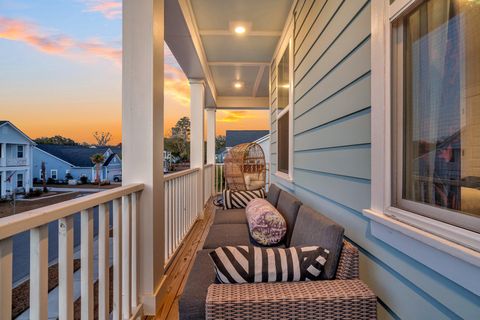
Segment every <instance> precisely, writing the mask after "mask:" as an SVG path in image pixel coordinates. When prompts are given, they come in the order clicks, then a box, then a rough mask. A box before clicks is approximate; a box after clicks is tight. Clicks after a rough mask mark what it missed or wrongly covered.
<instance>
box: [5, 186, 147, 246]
mask: <svg viewBox="0 0 480 320" xmlns="http://www.w3.org/2000/svg"><path fill="white" fill-rule="evenodd" d="M143 188H144V185H143V183H138V184H129V185H126V186H122V187H119V188H115V189H111V190H106V191H102V192H98V193H95V194H92V195H88V196H85V197H81V198H77V199H72V200H68V201H64V202H60V203H56V204H52V205H50V206H46V207H42V208H38V209H34V210H30V211H26V212H22V213H19V214H16V215H13V216H9V217H5V218H2V219H0V240H3V239H5V238H8V237H11V236H13V235H16V234H18V233H20V232H23V231H27V230H30V229H33V228H36V227H38V226H41V225H44V224H47V223H50V222H52V221H56V220H58V219H60V218H64V217H67V216H69V215H72V214H75V213H77V212H79V211H81V210H86V209H90V208H93V207H95V206H98V205H100V204H102V203H106V202H109V201H112V200H114V199H117V198H120V197H122V196H125V195H128V194H131V193H133V192H138V191H142V190H143Z"/></svg>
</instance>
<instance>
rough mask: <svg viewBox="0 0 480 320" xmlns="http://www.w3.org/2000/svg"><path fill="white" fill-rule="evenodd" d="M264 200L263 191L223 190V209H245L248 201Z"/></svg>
mask: <svg viewBox="0 0 480 320" xmlns="http://www.w3.org/2000/svg"><path fill="white" fill-rule="evenodd" d="M255 198H265V190H263V189H259V190H252V191H233V190H230V189H225V190H223V209H235V208H245V207H246V206H247V204H248V203H249V202H250V200H253V199H255Z"/></svg>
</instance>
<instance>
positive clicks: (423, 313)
mask: <svg viewBox="0 0 480 320" xmlns="http://www.w3.org/2000/svg"><path fill="white" fill-rule="evenodd" d="M420 2H421V3H426V2H425V1H416V0H395V1H390V2H388V1H383V0H372V1H368V0H358V1H340V0H339V1H330V0H329V1H313V0H264V1H258V0H255V1H254V0H252V1H250V0H247V1H243V0H242V1H234V0H229V1H227V0H208V1H206V0H178V1H177V0H125V1H124V2H123V106H122V110H123V142H122V144H123V159H122V161H123V177H122V178H123V186H122V187H121V188H118V189H114V190H108V191H104V192H101V193H98V194H95V195H91V196H86V197H83V198H79V199H75V200H71V201H68V202H65V203H62V204H57V205H53V206H49V207H44V208H41V209H38V210H34V211H30V212H26V213H22V214H19V215H16V216H12V217H8V218H5V219H2V220H0V318H2V319H3V318H5V319H10V318H11V311H10V310H11V303H12V298H11V297H12V296H11V292H12V266H13V262H12V247H13V245H12V243H13V240H14V237H15V236H16V235H18V234H20V233H22V232H28V233H29V235H30V288H31V289H30V315H31V317H32V318H34V319H46V318H47V316H48V279H47V276H48V264H49V261H48V242H49V238H50V237H52V236H55V237H57V236H58V265H59V279H60V281H59V288H58V290H59V292H60V294H59V297H60V301H58V314H59V316H60V318H61V319H72V318H73V317H74V298H73V291H72V288H73V281H74V279H73V273H72V269H73V259H72V258H73V247H74V233H73V230H74V219H75V217H79V218H77V219H79V221H80V248H81V268H80V272H81V299H82V300H81V312H80V314H81V317H82V318H83V319H92V318H94V296H95V295H94V278H95V276H94V274H95V270H94V267H93V266H94V264H93V259H94V258H93V257H94V250H95V248H94V243H95V242H94V239H96V240H95V241H97V243H98V294H97V295H98V317H99V318H101V319H108V318H109V315H110V311H111V312H112V315H113V318H114V319H136V318H141V317H143V316H155V315H157V316H158V317H159V318H171V319H174V318H176V316H177V302H178V297H179V295H180V294H181V292H182V288H183V284H184V281H185V279H186V278H187V274H188V272H189V269H190V268H191V265H192V260H193V259H194V255H195V253H196V250H197V249H198V248H199V247H201V243H202V239H203V238H204V237H205V234H206V233H205V230H206V229H207V228H208V225H209V223H210V221H211V218H212V205H211V202H210V199H211V197H212V196H213V195H215V194H216V193H218V192H219V191H221V189H223V187H224V186H223V185H219V184H218V183H217V181H218V178H216V176H215V175H216V174H217V173H218V172H220V171H219V170H218V169H217V168H216V164H215V125H216V119H215V117H216V115H215V113H216V110H219V109H226V110H258V109H261V110H263V109H265V110H269V114H270V133H271V137H272V139H271V143H270V149H271V150H270V156H271V163H270V172H269V179H270V181H272V182H274V183H276V184H278V185H279V186H280V187H281V189H282V190H288V191H289V192H290V193H293V194H295V196H297V197H298V198H299V199H300V200H301V201H302V202H303V203H304V204H306V205H308V206H310V207H312V208H314V209H316V210H318V211H319V212H321V213H322V214H323V215H325V216H326V217H328V218H330V219H331V220H334V221H335V222H337V223H338V224H340V225H342V226H343V227H344V228H345V240H346V241H348V242H350V243H353V244H354V245H355V246H357V247H358V248H359V251H360V253H359V261H360V262H359V263H360V279H361V280H362V281H364V282H365V283H366V284H367V285H368V286H369V287H370V288H371V289H372V290H373V292H375V294H376V295H377V296H378V300H377V302H378V303H377V310H378V317H379V318H381V319H396V318H405V319H416V318H421V319H430V318H433V319H451V318H465V319H475V318H478V314H480V305H479V303H478V301H479V300H478V298H479V296H480V272H478V271H479V270H480V269H479V268H480V253H479V251H480V249H479V248H480V241H479V238H478V230H477V229H475V228H477V227H478V217H473V216H468V217H467V218H466V219H470V220H468V221H473V223H471V224H470V225H468V223H467V227H465V225H463V226H462V225H460V226H459V225H458V224H455V223H453V224H452V223H450V224H448V223H445V221H443V220H441V219H435V217H433V218H432V217H431V216H430V217H429V216H426V215H424V214H423V211H420V214H418V212H416V213H415V212H414V213H412V212H407V211H406V210H399V209H398V208H393V207H394V205H395V203H393V202H392V196H391V195H392V189H393V188H394V187H393V186H392V180H393V177H391V175H392V172H393V171H395V170H393V169H392V168H391V165H392V163H391V161H390V160H391V159H390V151H391V150H390V144H389V143H390V142H389V141H388V140H389V139H386V138H385V137H386V136H387V137H389V138H390V134H391V132H390V131H388V130H390V124H391V121H390V120H391V119H390V118H389V117H390V116H391V114H390V109H388V107H389V106H390V103H391V102H390V100H391V97H390V88H389V85H388V83H389V81H390V78H389V77H390V74H389V73H388V72H390V70H389V68H390V60H389V59H390V49H391V48H390V46H386V43H387V42H388V41H390V38H389V37H390V31H391V27H392V21H396V19H398V18H399V17H402V15H404V14H406V12H409V11H408V10H407V8H411V6H416V5H418V4H419V3H420ZM469 2H472V3H473V1H469ZM200 3H202V4H201V5H200ZM475 5H476V4H475ZM266 17H267V18H266ZM215 23H220V25H221V26H219V25H216V24H215ZM259 25H260V26H262V27H261V28H260V29H257V27H258V26H259ZM164 42H166V43H167V44H168V46H169V47H170V49H171V51H172V52H173V54H174V55H175V57H176V58H177V60H178V62H179V64H180V65H181V67H182V69H183V71H184V73H185V74H186V75H187V77H188V78H189V81H190V88H191V150H190V154H191V158H190V162H191V168H190V169H189V170H186V171H182V172H179V173H174V174H171V175H164V174H163V160H164V159H163V132H164V130H163V129H164V128H163V111H164V103H163V90H164V89H163V88H164V75H163V73H164V56H163V53H164ZM388 43H389V44H390V42H388ZM400 51H401V50H399V52H400ZM467 69H468V68H467ZM386 70H388V72H387V71H386ZM475 79H476V78H475ZM475 88H476V89H475V90H478V88H480V86H477V87H475ZM475 92H478V91H475ZM387 120H388V121H387ZM204 132H206V137H205V138H204ZM204 140H206V142H207V143H206V152H205V150H204V148H205V147H204ZM450 151H451V150H450ZM204 154H206V156H204ZM204 158H205V159H204ZM139 163H140V164H141V165H139ZM445 211H447V210H445ZM457 213H458V212H457ZM475 219H477V220H475ZM95 221H98V233H97V232H96V231H95V230H96V227H94V224H95V225H96V222H95ZM468 221H467V222H468ZM94 222H95V223H94ZM49 224H50V225H51V224H55V225H57V227H56V228H57V229H56V230H58V231H56V232H55V235H52V234H49V232H48V227H49ZM110 267H113V273H112V276H113V290H112V291H110V288H109V283H110V279H109V277H110ZM110 293H112V294H113V298H112V299H110Z"/></svg>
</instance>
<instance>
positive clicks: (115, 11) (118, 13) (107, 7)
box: [84, 0, 122, 19]
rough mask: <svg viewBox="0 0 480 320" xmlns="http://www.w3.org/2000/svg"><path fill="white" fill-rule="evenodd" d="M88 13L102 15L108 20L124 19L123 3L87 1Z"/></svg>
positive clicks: (97, 0)
mask: <svg viewBox="0 0 480 320" xmlns="http://www.w3.org/2000/svg"><path fill="white" fill-rule="evenodd" d="M84 2H85V4H86V6H87V9H86V10H85V11H86V12H98V13H101V14H102V15H103V16H104V17H105V18H107V19H120V18H121V17H122V2H121V1H106V0H85V1H84Z"/></svg>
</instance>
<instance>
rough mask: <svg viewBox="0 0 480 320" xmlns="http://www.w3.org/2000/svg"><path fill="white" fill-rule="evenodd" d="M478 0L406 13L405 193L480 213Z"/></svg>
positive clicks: (437, 2)
mask: <svg viewBox="0 0 480 320" xmlns="http://www.w3.org/2000/svg"><path fill="white" fill-rule="evenodd" d="M479 22H480V3H479V2H478V1H448V0H430V1H426V2H424V3H423V4H422V5H420V6H419V7H418V8H417V9H416V10H415V11H413V12H412V13H411V14H410V15H408V16H407V17H406V18H405V19H404V21H403V27H404V29H403V30H404V33H403V39H404V57H403V61H404V69H403V73H404V77H403V79H404V81H403V85H404V90H403V105H404V110H403V133H404V137H403V138H404V139H403V150H404V152H403V178H402V180H403V181H402V186H403V188H402V198H403V199H407V200H412V201H416V202H420V203H425V204H429V205H432V206H436V207H441V208H447V209H450V210H455V211H460V212H462V213H466V214H470V215H476V216H480V57H479V54H478V53H479V52H480V32H479V30H480V23H479Z"/></svg>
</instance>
